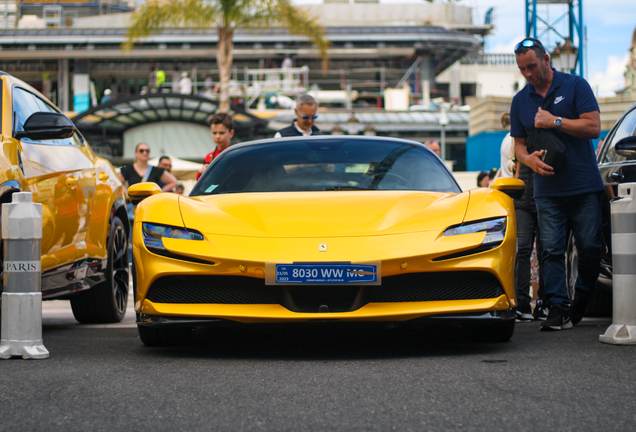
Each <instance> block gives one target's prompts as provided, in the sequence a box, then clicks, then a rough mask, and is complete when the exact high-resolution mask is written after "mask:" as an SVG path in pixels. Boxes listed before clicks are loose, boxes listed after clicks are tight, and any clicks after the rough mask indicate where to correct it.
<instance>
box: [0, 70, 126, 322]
mask: <svg viewBox="0 0 636 432" xmlns="http://www.w3.org/2000/svg"><path fill="white" fill-rule="evenodd" d="M0 84H1V85H2V88H1V90H0V107H1V108H2V112H1V114H0V115H1V118H2V121H1V128H2V130H1V132H0V140H2V148H1V149H0V203H9V202H11V195H12V194H13V193H15V192H31V193H32V194H33V201H34V202H37V203H41V204H42V225H43V227H42V228H43V232H42V247H41V251H42V252H41V253H42V297H43V299H69V300H70V302H71V306H72V308H73V314H74V315H75V318H76V319H77V320H78V321H79V322H82V323H108V322H118V321H121V320H122V318H123V317H124V315H125V313H126V305H127V301H128V290H129V286H128V285H129V283H128V278H129V266H128V238H129V235H130V233H129V231H130V225H129V221H128V216H127V213H126V204H125V199H124V188H123V186H122V184H121V182H120V181H119V179H118V178H117V175H116V172H115V169H114V167H113V166H112V165H111V164H110V162H109V161H107V160H105V159H102V158H100V157H98V156H96V155H95V153H93V151H92V150H91V148H90V146H89V145H88V143H87V142H86V141H85V140H84V138H83V137H82V135H81V134H80V133H79V131H77V129H76V128H75V125H74V124H73V122H72V121H71V120H70V119H69V118H68V117H66V116H65V115H64V114H62V113H61V112H60V110H58V109H57V107H56V106H55V105H54V104H53V103H51V101H49V100H48V99H47V98H46V97H44V96H43V95H42V94H40V93H39V92H38V91H37V90H35V89H34V88H33V87H31V86H29V85H28V84H26V83H24V82H23V81H20V80H19V79H17V78H15V77H13V76H11V75H9V74H6V73H4V72H0ZM1 258H2V255H1V251H0V259H1ZM0 290H1V287H0Z"/></svg>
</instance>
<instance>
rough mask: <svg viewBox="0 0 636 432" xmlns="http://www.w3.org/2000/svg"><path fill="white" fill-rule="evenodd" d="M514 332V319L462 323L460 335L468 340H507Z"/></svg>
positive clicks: (497, 341) (496, 341)
mask: <svg viewBox="0 0 636 432" xmlns="http://www.w3.org/2000/svg"><path fill="white" fill-rule="evenodd" d="M514 333H515V320H514V319H511V320H507V321H502V322H495V323H493V322H490V323H477V324H473V323H471V324H466V325H462V337H463V339H464V340H466V341H469V342H495V343H500V342H507V341H509V340H510V338H512V335H513V334H514Z"/></svg>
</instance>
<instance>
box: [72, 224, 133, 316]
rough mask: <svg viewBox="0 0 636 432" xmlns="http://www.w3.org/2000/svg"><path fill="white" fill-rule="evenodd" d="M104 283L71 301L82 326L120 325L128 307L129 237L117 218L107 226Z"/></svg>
mask: <svg viewBox="0 0 636 432" xmlns="http://www.w3.org/2000/svg"><path fill="white" fill-rule="evenodd" d="M105 273H106V280H105V281H104V282H102V283H100V284H98V285H95V286H94V287H92V288H91V289H89V290H87V291H85V292H83V293H80V294H78V295H77V296H74V297H71V308H72V309H73V315H74V316H75V319H76V320H77V321H79V322H81V323H83V324H97V323H115V322H120V321H121V320H122V319H124V316H125V315H126V306H127V305H128V290H129V287H128V278H129V268H128V237H127V235H126V229H125V228H124V224H123V222H122V221H121V219H119V218H118V217H117V216H115V217H114V218H113V221H112V223H111V224H110V236H109V237H108V264H107V266H106V271H105Z"/></svg>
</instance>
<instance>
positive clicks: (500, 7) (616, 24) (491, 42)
mask: <svg viewBox="0 0 636 432" xmlns="http://www.w3.org/2000/svg"><path fill="white" fill-rule="evenodd" d="M423 1H424V0H380V2H381V3H422V2H423ZM438 1H439V0H438ZM582 1H583V14H584V17H583V21H584V25H585V26H586V27H587V39H588V40H587V68H586V69H587V71H586V75H587V79H588V81H589V82H590V84H591V85H592V88H594V90H595V91H596V92H597V94H598V95H599V96H609V95H612V94H614V93H613V92H614V90H618V89H621V88H623V86H624V77H623V73H624V72H625V66H626V64H627V60H628V56H629V47H630V44H631V39H632V34H633V32H634V28H635V27H636V0H582ZM294 2H295V3H296V4H315V3H322V1H321V0H294ZM458 4H461V5H465V6H470V7H473V8H474V11H473V22H476V23H477V22H479V23H481V22H483V19H484V14H485V13H486V11H487V10H488V8H490V7H494V8H495V15H494V24H495V30H494V32H493V34H492V35H491V36H488V37H487V39H486V49H487V52H490V53H512V51H513V48H514V45H515V44H516V43H517V42H518V41H520V40H521V39H523V37H524V36H525V18H524V16H525V0H459V2H458ZM540 7H545V6H540ZM564 10H565V9H563V6H559V5H552V6H550V8H549V15H550V20H554V19H556V18H557V17H558V16H560V15H561V13H560V11H564ZM541 16H544V17H546V16H547V15H546V13H545V12H541ZM556 41H558V39H557V38H556V37H555V36H552V41H551V45H552V46H553V45H554V43H555V42H556Z"/></svg>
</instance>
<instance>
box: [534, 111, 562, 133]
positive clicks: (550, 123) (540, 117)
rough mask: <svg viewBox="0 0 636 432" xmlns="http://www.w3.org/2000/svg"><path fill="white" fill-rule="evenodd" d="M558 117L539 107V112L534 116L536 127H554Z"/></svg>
mask: <svg viewBox="0 0 636 432" xmlns="http://www.w3.org/2000/svg"><path fill="white" fill-rule="evenodd" d="M556 118H557V117H556V116H553V115H552V114H550V112H549V111H544V110H542V109H541V108H539V111H537V114H536V115H535V116H534V127H536V128H537V129H553V128H555V127H556V125H555V124H554V120H555V119H556Z"/></svg>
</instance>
